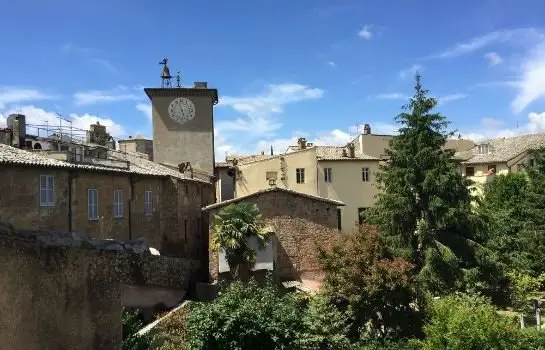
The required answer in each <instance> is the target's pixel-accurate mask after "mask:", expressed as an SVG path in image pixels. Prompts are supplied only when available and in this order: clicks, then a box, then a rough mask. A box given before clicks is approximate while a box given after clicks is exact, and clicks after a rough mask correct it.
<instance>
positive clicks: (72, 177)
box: [68, 172, 77, 232]
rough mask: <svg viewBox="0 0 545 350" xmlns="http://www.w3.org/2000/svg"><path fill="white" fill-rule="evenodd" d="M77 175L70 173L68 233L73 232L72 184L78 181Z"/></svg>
mask: <svg viewBox="0 0 545 350" xmlns="http://www.w3.org/2000/svg"><path fill="white" fill-rule="evenodd" d="M76 177H77V174H75V173H73V172H69V173H68V232H72V228H73V227H72V183H73V181H74V180H75V179H76Z"/></svg>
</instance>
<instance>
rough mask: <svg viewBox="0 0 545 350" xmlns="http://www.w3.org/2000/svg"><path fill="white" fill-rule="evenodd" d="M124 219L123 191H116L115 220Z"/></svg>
mask: <svg viewBox="0 0 545 350" xmlns="http://www.w3.org/2000/svg"><path fill="white" fill-rule="evenodd" d="M122 217H123V190H114V218H116V219H119V218H122Z"/></svg>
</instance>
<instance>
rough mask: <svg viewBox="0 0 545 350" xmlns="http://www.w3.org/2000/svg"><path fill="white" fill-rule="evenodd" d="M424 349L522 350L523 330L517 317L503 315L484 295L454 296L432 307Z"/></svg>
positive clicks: (437, 302) (436, 302)
mask: <svg viewBox="0 0 545 350" xmlns="http://www.w3.org/2000/svg"><path fill="white" fill-rule="evenodd" d="M425 334H426V338H425V340H424V341H423V343H422V344H423V349H424V350H442V349H445V350H446V349H448V350H466V349H479V350H500V349H520V345H521V343H522V342H523V338H522V332H521V331H520V329H519V328H518V326H517V324H516V322H515V321H514V320H511V319H508V318H506V317H503V316H500V315H499V314H498V313H497V312H496V310H495V309H494V308H493V307H492V306H491V305H490V304H489V303H488V301H487V300H486V299H484V298H482V297H476V296H467V295H461V294H457V295H452V296H448V297H445V298H444V299H439V300H437V301H435V302H434V303H433V306H432V308H431V321H430V323H429V324H427V325H426V326H425Z"/></svg>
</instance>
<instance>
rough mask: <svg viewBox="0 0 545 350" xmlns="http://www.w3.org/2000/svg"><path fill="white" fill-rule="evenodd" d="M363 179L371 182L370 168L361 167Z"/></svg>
mask: <svg viewBox="0 0 545 350" xmlns="http://www.w3.org/2000/svg"><path fill="white" fill-rule="evenodd" d="M361 179H362V180H363V182H369V168H361Z"/></svg>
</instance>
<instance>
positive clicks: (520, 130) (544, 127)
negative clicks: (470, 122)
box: [461, 112, 545, 141]
mask: <svg viewBox="0 0 545 350" xmlns="http://www.w3.org/2000/svg"><path fill="white" fill-rule="evenodd" d="M481 125H482V126H483V127H486V128H480V130H481V131H479V132H474V131H472V132H462V133H461V135H462V137H463V138H468V139H471V140H474V141H482V140H488V139H494V138H499V137H513V136H518V135H524V134H535V133H542V132H545V112H541V113H536V112H531V113H529V114H528V119H527V121H526V122H524V123H522V124H519V125H518V127H515V128H502V126H503V121H501V120H498V119H492V118H485V119H483V120H481Z"/></svg>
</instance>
